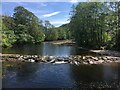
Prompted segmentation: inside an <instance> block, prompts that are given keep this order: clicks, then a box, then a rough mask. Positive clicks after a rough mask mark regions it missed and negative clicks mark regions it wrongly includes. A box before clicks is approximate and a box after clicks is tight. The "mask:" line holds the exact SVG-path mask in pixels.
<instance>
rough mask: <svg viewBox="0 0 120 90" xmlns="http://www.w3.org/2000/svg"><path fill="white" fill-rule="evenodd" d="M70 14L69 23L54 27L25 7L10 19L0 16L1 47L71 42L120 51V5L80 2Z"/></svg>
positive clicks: (87, 46) (17, 8)
mask: <svg viewBox="0 0 120 90" xmlns="http://www.w3.org/2000/svg"><path fill="white" fill-rule="evenodd" d="M70 14H71V17H70V23H68V24H64V25H61V26H60V27H54V26H53V25H51V24H50V22H49V21H47V20H46V21H42V20H40V19H39V18H38V17H37V16H35V15H34V14H33V13H32V12H30V11H28V10H27V9H25V8H24V7H22V6H18V7H15V9H14V13H13V16H12V17H10V16H1V17H2V22H1V23H2V28H1V29H0V30H1V32H2V40H1V42H2V43H1V45H2V46H3V47H11V46H12V45H14V44H25V43H41V42H43V41H53V40H65V39H73V40H75V42H76V43H77V44H78V45H79V46H81V47H85V48H89V49H116V50H120V47H119V46H120V40H119V39H120V27H119V22H120V21H119V20H120V19H119V18H120V2H109V3H107V2H104V3H102V2H80V3H78V4H77V5H76V6H73V8H72V10H71V12H70Z"/></svg>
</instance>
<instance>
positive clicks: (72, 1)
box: [70, 0, 78, 3]
mask: <svg viewBox="0 0 120 90" xmlns="http://www.w3.org/2000/svg"><path fill="white" fill-rule="evenodd" d="M70 2H71V3H77V2H78V0H71V1H70Z"/></svg>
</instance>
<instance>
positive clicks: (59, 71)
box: [3, 62, 120, 88]
mask: <svg viewBox="0 0 120 90" xmlns="http://www.w3.org/2000/svg"><path fill="white" fill-rule="evenodd" d="M3 67H4V68H3V71H4V75H3V76H4V77H3V88H68V87H69V88H90V87H96V88H97V87H105V88H120V64H117V63H113V64H103V65H79V66H76V65H71V64H40V63H25V62H22V63H16V62H14V63H13V62H12V63H8V62H7V64H5V63H4V64H3Z"/></svg>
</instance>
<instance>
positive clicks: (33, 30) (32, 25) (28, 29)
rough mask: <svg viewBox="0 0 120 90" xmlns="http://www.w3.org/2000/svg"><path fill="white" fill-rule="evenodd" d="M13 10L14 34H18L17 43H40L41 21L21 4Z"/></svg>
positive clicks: (41, 37)
mask: <svg viewBox="0 0 120 90" xmlns="http://www.w3.org/2000/svg"><path fill="white" fill-rule="evenodd" d="M14 12H15V13H14V15H13V18H14V20H15V23H16V29H15V34H16V35H17V36H18V37H17V42H18V43H23V42H31V43H41V42H42V41H44V38H45V37H44V34H43V33H42V28H43V26H42V24H41V23H42V22H40V21H39V19H38V18H37V17H36V16H35V15H34V14H33V13H32V12H30V11H28V10H27V9H25V8H24V7H21V6H18V7H16V8H15V10H14Z"/></svg>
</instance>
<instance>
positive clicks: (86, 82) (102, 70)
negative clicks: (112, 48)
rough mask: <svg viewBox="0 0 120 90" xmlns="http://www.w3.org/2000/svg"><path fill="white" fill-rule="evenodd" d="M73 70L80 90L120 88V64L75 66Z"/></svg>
mask: <svg viewBox="0 0 120 90" xmlns="http://www.w3.org/2000/svg"><path fill="white" fill-rule="evenodd" d="M71 70H72V76H73V78H74V80H75V82H76V85H77V87H79V88H81V87H82V88H86V87H87V88H91V87H94V88H95V87H102V88H111V87H112V88H118V87H120V64H116V63H114V64H101V65H80V66H76V65H75V66H73V67H72V68H71Z"/></svg>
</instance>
